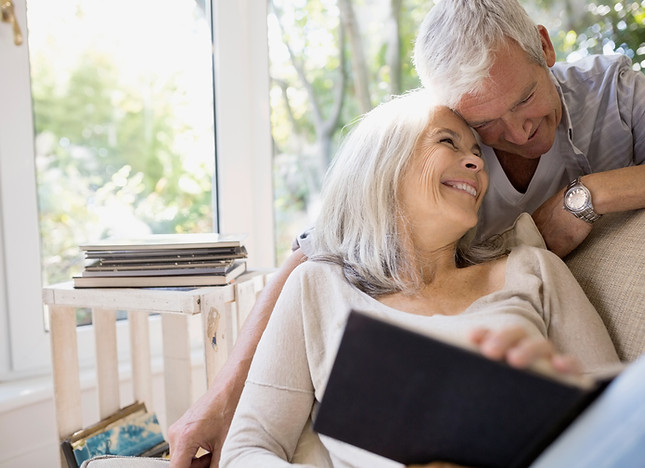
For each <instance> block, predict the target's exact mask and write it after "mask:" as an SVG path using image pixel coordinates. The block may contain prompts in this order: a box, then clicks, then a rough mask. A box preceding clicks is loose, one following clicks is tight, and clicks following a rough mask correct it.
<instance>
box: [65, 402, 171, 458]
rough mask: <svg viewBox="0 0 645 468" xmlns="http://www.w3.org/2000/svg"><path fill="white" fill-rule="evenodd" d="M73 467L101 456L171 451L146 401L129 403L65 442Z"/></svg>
mask: <svg viewBox="0 0 645 468" xmlns="http://www.w3.org/2000/svg"><path fill="white" fill-rule="evenodd" d="M61 449H62V450H63V454H64V456H65V460H66V461H67V464H68V467H69V468H78V467H79V466H80V465H81V464H82V463H83V462H84V461H85V460H89V459H90V458H92V457H95V456H98V455H121V456H162V455H163V454H164V452H166V451H167V450H168V443H167V442H166V441H165V440H164V438H163V434H162V431H161V426H160V425H159V421H158V420H157V416H156V415H155V414H154V413H149V412H147V411H146V408H145V405H144V404H143V403H134V404H132V405H129V406H127V407H125V408H123V409H121V410H120V411H118V412H117V413H115V414H113V415H112V416H110V417H108V418H106V419H104V420H102V421H100V422H98V423H97V424H94V425H92V426H90V427H88V428H86V429H83V430H81V431H78V432H76V433H74V434H72V436H71V437H70V438H69V439H67V440H64V441H63V442H62V443H61Z"/></svg>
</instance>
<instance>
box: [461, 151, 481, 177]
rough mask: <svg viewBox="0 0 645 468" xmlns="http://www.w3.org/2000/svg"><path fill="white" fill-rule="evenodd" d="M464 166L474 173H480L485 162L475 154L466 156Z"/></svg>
mask: <svg viewBox="0 0 645 468" xmlns="http://www.w3.org/2000/svg"><path fill="white" fill-rule="evenodd" d="M462 164H463V166H464V167H465V168H466V169H468V170H470V171H474V172H479V171H481V170H482V169H484V160H483V159H482V158H481V157H480V156H478V155H476V154H474V153H473V154H469V155H468V156H466V157H465V158H464V159H463V161H462Z"/></svg>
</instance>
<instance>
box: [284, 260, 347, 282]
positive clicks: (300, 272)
mask: <svg viewBox="0 0 645 468" xmlns="http://www.w3.org/2000/svg"><path fill="white" fill-rule="evenodd" d="M290 277H296V278H298V279H299V280H300V281H301V282H302V281H305V282H307V281H314V282H317V281H321V280H323V279H324V280H326V281H334V280H336V279H342V278H344V277H343V271H342V268H341V266H340V265H337V264H335V263H331V262H325V261H319V260H306V261H304V262H302V263H301V264H300V265H298V266H297V267H296V268H295V269H294V270H293V272H292V273H291V275H290Z"/></svg>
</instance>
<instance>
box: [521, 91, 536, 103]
mask: <svg viewBox="0 0 645 468" xmlns="http://www.w3.org/2000/svg"><path fill="white" fill-rule="evenodd" d="M534 94H535V93H531V94H529V95H528V96H527V98H526V99H524V100H523V101H522V104H526V103H527V102H529V101H530V100H531V98H532V97H533V96H534Z"/></svg>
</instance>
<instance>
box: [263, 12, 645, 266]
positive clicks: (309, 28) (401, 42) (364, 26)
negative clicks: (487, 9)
mask: <svg viewBox="0 0 645 468" xmlns="http://www.w3.org/2000/svg"><path fill="white" fill-rule="evenodd" d="M434 3H435V2H433V1H428V0H309V1H301V0H269V5H270V7H269V16H268V31H269V54H270V76H271V124H272V135H273V140H274V143H275V150H274V151H275V155H274V166H273V171H274V187H275V192H274V193H275V211H276V243H277V251H278V257H279V259H280V260H282V259H284V258H285V257H286V255H287V254H288V252H289V248H290V245H291V242H292V240H293V239H294V238H295V236H296V235H297V234H299V233H300V232H302V230H303V229H305V228H306V227H307V226H309V225H311V223H313V220H314V218H315V215H316V205H317V199H318V193H319V189H320V185H321V182H322V178H323V175H324V173H325V170H326V168H327V166H328V164H329V162H330V161H331V158H332V157H333V155H334V151H335V148H336V146H337V143H338V140H339V139H340V138H341V137H342V135H343V133H344V129H346V128H347V127H348V126H350V125H351V122H352V121H353V120H354V119H355V118H356V117H357V116H358V115H360V114H362V113H364V112H366V111H368V110H369V109H371V108H372V107H373V106H375V105H376V104H378V103H379V102H381V101H383V100H385V99H387V97H388V95H391V94H398V93H400V92H402V91H405V90H409V89H411V88H415V87H417V86H419V80H418V78H417V76H416V73H415V71H414V68H413V66H412V63H411V57H412V48H413V43H414V40H415V38H416V33H417V30H418V28H419V25H420V24H421V21H422V20H423V18H424V16H425V15H426V13H427V12H428V11H429V10H430V8H432V6H433V4H434ZM520 3H521V4H522V5H523V6H524V7H525V8H526V9H527V11H528V13H529V15H530V16H531V17H532V18H533V19H534V20H535V21H536V22H537V23H538V24H543V25H545V26H546V27H547V29H548V30H549V33H550V36H551V39H552V41H553V44H554V47H555V49H556V53H557V57H558V60H575V59H578V58H580V57H582V56H585V55H588V54H598V53H605V54H613V53H622V54H626V55H628V56H629V57H630V58H631V59H632V61H633V63H634V69H636V70H640V69H641V68H645V28H643V18H644V17H645V3H644V2H622V1H617V0H604V1H601V2H595V3H589V2H587V3H585V2H582V1H578V0H557V1H546V0H542V1H529V0H520ZM475 34H476V32H475Z"/></svg>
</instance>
